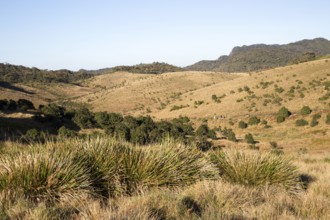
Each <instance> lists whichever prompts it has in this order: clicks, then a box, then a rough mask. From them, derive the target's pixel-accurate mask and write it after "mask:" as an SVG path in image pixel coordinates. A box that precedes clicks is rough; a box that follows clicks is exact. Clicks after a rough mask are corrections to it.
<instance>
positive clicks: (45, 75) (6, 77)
mask: <svg viewBox="0 0 330 220" xmlns="http://www.w3.org/2000/svg"><path fill="white" fill-rule="evenodd" d="M183 70H184V69H182V68H180V67H176V66H173V65H170V64H167V63H158V62H154V63H151V64H139V65H134V66H117V67H112V68H104V69H99V70H83V69H82V70H79V71H76V72H75V71H70V70H66V69H62V70H41V69H38V68H35V67H32V68H28V67H25V66H18V65H12V64H8V63H0V81H3V82H8V83H27V82H42V83H52V82H53V83H54V82H55V83H56V82H62V83H73V82H76V81H78V80H82V79H87V78H90V77H92V76H94V75H96V74H104V73H111V72H119V71H124V72H130V73H143V74H160V73H166V72H177V71H183Z"/></svg>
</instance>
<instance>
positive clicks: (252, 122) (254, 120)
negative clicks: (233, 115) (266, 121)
mask: <svg viewBox="0 0 330 220" xmlns="http://www.w3.org/2000/svg"><path fill="white" fill-rule="evenodd" d="M259 123H260V119H259V118H258V117H256V116H253V117H251V118H250V119H249V122H248V124H249V125H257V124H259Z"/></svg>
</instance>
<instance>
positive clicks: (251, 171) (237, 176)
mask: <svg viewBox="0 0 330 220" xmlns="http://www.w3.org/2000/svg"><path fill="white" fill-rule="evenodd" d="M210 158H211V161H212V162H213V163H214V164H215V165H216V167H217V168H218V170H219V174H220V176H221V177H222V178H223V179H224V180H226V181H228V182H231V183H236V184H242V185H246V186H260V185H264V186H266V185H279V186H283V187H285V188H286V189H289V190H295V189H296V187H297V185H298V173H297V168H296V167H295V166H293V165H292V163H291V162H290V160H288V159H285V158H283V157H280V156H277V155H273V154H261V153H258V152H256V151H251V152H244V151H219V152H213V153H212V154H211V156H210Z"/></svg>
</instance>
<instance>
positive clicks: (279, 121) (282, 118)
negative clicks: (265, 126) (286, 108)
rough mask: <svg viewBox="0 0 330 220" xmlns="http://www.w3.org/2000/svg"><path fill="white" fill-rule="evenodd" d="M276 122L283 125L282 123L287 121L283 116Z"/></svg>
mask: <svg viewBox="0 0 330 220" xmlns="http://www.w3.org/2000/svg"><path fill="white" fill-rule="evenodd" d="M276 121H277V123H282V122H284V121H285V117H283V116H277V118H276Z"/></svg>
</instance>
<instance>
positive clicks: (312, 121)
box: [309, 119, 319, 127]
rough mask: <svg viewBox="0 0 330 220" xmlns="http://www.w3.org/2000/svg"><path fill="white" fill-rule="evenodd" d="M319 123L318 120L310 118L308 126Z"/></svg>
mask: <svg viewBox="0 0 330 220" xmlns="http://www.w3.org/2000/svg"><path fill="white" fill-rule="evenodd" d="M318 124H319V122H318V121H317V120H316V119H315V120H314V119H312V120H311V123H310V124H309V126H311V127H315V126H317V125H318Z"/></svg>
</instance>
